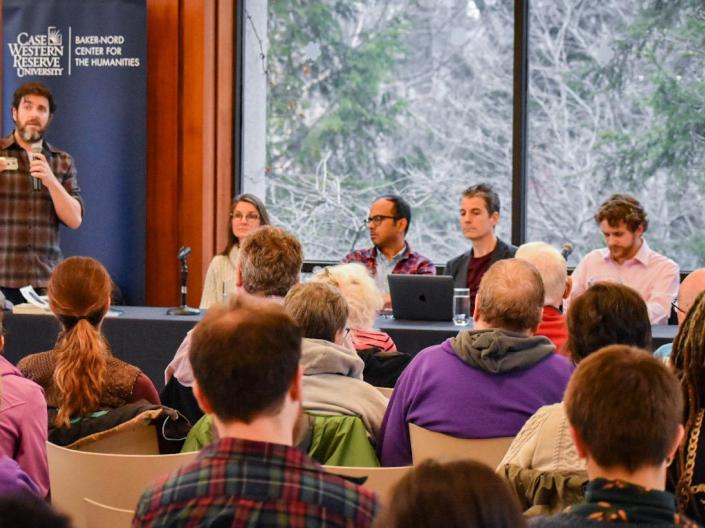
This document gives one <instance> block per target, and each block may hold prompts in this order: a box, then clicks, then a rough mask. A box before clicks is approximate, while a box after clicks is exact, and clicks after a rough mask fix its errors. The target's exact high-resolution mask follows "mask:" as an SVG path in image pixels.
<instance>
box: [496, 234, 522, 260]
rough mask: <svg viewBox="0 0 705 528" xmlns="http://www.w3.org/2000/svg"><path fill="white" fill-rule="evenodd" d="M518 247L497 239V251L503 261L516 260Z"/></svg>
mask: <svg viewBox="0 0 705 528" xmlns="http://www.w3.org/2000/svg"><path fill="white" fill-rule="evenodd" d="M517 249H518V248H517V247H516V246H514V245H512V244H510V243H508V242H505V241H504V240H502V239H501V238H497V247H496V251H497V253H498V256H499V258H501V259H506V258H514V255H516V252H517Z"/></svg>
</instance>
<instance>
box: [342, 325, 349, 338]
mask: <svg viewBox="0 0 705 528" xmlns="http://www.w3.org/2000/svg"><path fill="white" fill-rule="evenodd" d="M350 330H351V328H349V327H347V326H346V327H345V333H344V334H343V337H344V338H347V337H348V335H350Z"/></svg>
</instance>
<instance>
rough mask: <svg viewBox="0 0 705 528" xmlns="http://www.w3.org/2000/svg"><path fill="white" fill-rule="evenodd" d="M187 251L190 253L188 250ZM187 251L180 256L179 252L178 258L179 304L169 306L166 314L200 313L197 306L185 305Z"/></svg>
mask: <svg viewBox="0 0 705 528" xmlns="http://www.w3.org/2000/svg"><path fill="white" fill-rule="evenodd" d="M188 253H190V250H189V252H188ZM188 253H186V254H185V255H183V256H181V252H180V256H179V260H180V261H181V306H179V307H178V308H169V309H168V310H167V311H166V314H167V315H199V314H200V313H201V311H200V310H199V309H198V308H191V307H189V306H187V305H186V282H187V281H188V264H186V257H187V256H188Z"/></svg>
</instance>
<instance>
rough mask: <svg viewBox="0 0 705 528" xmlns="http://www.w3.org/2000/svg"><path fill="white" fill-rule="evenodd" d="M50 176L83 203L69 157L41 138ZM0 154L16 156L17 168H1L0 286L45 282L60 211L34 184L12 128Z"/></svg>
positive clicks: (56, 251)
mask: <svg viewBox="0 0 705 528" xmlns="http://www.w3.org/2000/svg"><path fill="white" fill-rule="evenodd" d="M42 153H43V154H44V156H46V158H47V161H48V162H49V166H50V167H51V170H52V172H53V173H54V176H55V177H56V178H57V179H58V180H59V181H60V182H61V184H62V185H63V186H64V188H65V189H66V190H67V191H68V193H69V194H70V195H71V196H73V197H74V198H76V199H78V201H79V202H80V203H81V209H83V200H82V199H81V191H80V189H79V187H78V181H77V180H76V167H75V165H74V163H73V158H71V156H70V155H69V154H67V153H66V152H63V151H62V150H59V149H56V148H54V147H52V146H51V145H50V144H49V143H47V142H46V141H44V145H43V150H42ZM0 156H3V157H8V158H16V159H17V165H18V168H17V170H6V171H3V172H0V286H4V287H7V288H20V287H22V286H26V285H27V284H31V285H32V286H35V287H45V286H46V285H47V283H48V281H49V275H51V271H52V270H53V269H54V267H55V266H56V265H57V264H58V263H59V261H60V260H61V258H62V255H61V249H60V248H59V222H60V220H59V217H58V216H57V215H56V211H55V210H54V202H52V199H51V195H50V194H49V191H48V189H47V188H46V187H45V186H44V185H42V186H41V187H42V188H41V190H39V191H34V190H32V180H33V178H32V176H30V175H29V157H28V155H27V152H26V151H25V150H24V149H23V148H22V147H20V146H19V145H18V144H17V143H16V142H15V137H14V132H13V133H11V134H10V135H9V136H7V137H5V138H3V139H2V141H0Z"/></svg>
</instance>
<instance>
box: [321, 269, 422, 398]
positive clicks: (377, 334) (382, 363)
mask: <svg viewBox="0 0 705 528" xmlns="http://www.w3.org/2000/svg"><path fill="white" fill-rule="evenodd" d="M312 280H313V281H315V282H323V283H325V284H330V285H331V286H334V287H335V288H337V289H338V291H339V292H340V294H341V295H342V296H343V298H344V299H345V300H346V301H347V303H348V311H349V315H348V326H349V327H350V337H351V338H352V343H353V345H354V346H355V350H357V353H358V354H359V355H360V357H361V358H362V360H363V361H364V362H365V370H364V371H363V378H364V379H365V381H367V382H368V383H370V384H372V385H374V386H375V387H394V384H395V383H396V381H397V378H398V377H399V374H401V372H402V370H404V368H405V367H406V365H407V364H408V363H409V361H411V356H409V355H408V354H402V353H399V352H398V351H397V347H396V345H395V344H394V341H393V340H392V338H391V337H390V336H389V334H387V333H386V332H382V331H381V330H375V329H374V328H373V326H374V324H375V317H376V316H377V311H378V310H380V309H381V308H382V306H383V304H384V301H383V299H382V294H381V293H380V291H379V289H378V288H377V285H376V284H375V282H374V280H372V277H370V274H369V273H368V271H367V269H365V267H364V266H363V265H362V264H358V263H355V262H351V263H349V264H338V265H337V266H328V267H327V268H323V269H322V270H321V271H319V272H318V273H316V274H315V275H314V276H313V279H312Z"/></svg>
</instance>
